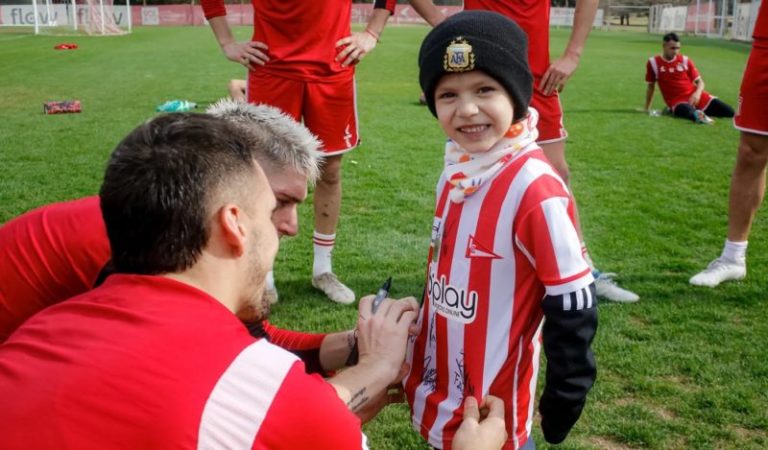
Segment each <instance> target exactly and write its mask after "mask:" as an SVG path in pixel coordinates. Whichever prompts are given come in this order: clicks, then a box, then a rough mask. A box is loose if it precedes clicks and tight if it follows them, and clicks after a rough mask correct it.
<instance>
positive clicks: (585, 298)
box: [539, 283, 597, 444]
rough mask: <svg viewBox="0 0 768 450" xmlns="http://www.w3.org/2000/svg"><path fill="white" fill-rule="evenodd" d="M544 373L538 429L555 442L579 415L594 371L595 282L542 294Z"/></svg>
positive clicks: (548, 439)
mask: <svg viewBox="0 0 768 450" xmlns="http://www.w3.org/2000/svg"><path fill="white" fill-rule="evenodd" d="M542 308H543V310H544V316H545V321H544V329H543V340H544V353H545V354H546V356H547V376H546V383H545V386H544V392H543V393H542V395H541V400H540V402H539V412H540V413H541V430H542V432H543V433H544V438H545V439H546V440H547V442H550V443H553V444H558V443H560V442H562V441H563V440H564V439H565V437H566V436H568V432H570V431H571V428H572V427H573V425H574V424H575V423H576V421H577V420H578V419H579V416H580V415H581V411H582V409H583V408H584V404H585V402H586V400H587V393H588V392H589V390H590V389H591V388H592V385H593V384H594V382H595V377H596V375H597V368H596V366H595V357H594V355H593V354H592V349H591V348H590V346H591V345H592V339H594V337H595V332H596V331H597V296H596V294H595V284H594V283H592V284H590V285H589V286H588V287H587V288H585V289H582V290H581V291H579V292H572V293H569V294H564V295H555V296H549V295H547V296H546V297H544V301H543V302H542Z"/></svg>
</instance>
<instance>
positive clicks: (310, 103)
mask: <svg viewBox="0 0 768 450" xmlns="http://www.w3.org/2000/svg"><path fill="white" fill-rule="evenodd" d="M355 101H356V100H355V82H354V79H350V80H345V81H341V82H333V83H308V84H307V99H306V102H305V105H304V122H305V124H306V125H307V127H308V128H309V129H310V130H311V131H312V132H313V133H315V134H316V135H317V137H319V138H320V140H321V141H322V142H323V150H324V151H325V154H326V159H325V162H324V164H323V166H322V171H321V174H320V178H319V179H318V181H317V185H316V186H315V197H314V209H315V232H314V237H313V242H314V262H313V264H312V285H313V286H315V287H316V288H318V289H320V290H321V291H323V292H324V293H325V294H326V295H327V296H328V298H330V299H331V300H333V301H335V302H338V303H344V304H349V303H352V302H354V301H355V294H354V292H352V290H351V289H349V288H348V287H347V286H345V285H344V284H343V283H342V282H341V281H339V279H338V277H337V276H336V275H335V274H334V272H333V260H332V255H333V248H334V245H335V244H336V228H337V225H338V222H339V215H340V212H341V194H342V189H341V162H342V156H343V155H344V153H346V152H348V151H350V150H352V149H354V148H355V147H356V146H357V142H358V130H357V108H356V104H355Z"/></svg>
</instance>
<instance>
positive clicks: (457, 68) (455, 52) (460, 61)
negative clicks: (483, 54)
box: [443, 37, 475, 72]
mask: <svg viewBox="0 0 768 450" xmlns="http://www.w3.org/2000/svg"><path fill="white" fill-rule="evenodd" d="M443 70H445V71H446V72H469V71H470V70H475V54H474V53H472V46H471V45H469V42H467V40H466V39H464V38H463V37H458V38H456V39H454V40H452V41H451V43H450V44H448V48H446V49H445V56H444V57H443Z"/></svg>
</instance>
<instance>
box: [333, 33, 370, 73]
mask: <svg viewBox="0 0 768 450" xmlns="http://www.w3.org/2000/svg"><path fill="white" fill-rule="evenodd" d="M374 48H376V38H375V37H373V35H371V34H369V33H366V32H360V33H357V32H356V33H352V35H351V36H347V37H345V38H341V39H339V40H338V41H336V49H337V50H338V54H337V55H336V62H341V65H342V66H349V65H354V64H357V63H359V62H360V60H361V59H363V58H364V57H365V55H367V54H368V53H370V52H371V51H372V50H373V49H374Z"/></svg>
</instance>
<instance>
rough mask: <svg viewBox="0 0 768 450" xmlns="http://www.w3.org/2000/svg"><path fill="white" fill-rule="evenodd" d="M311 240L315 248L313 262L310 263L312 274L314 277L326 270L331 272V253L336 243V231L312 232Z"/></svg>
mask: <svg viewBox="0 0 768 450" xmlns="http://www.w3.org/2000/svg"><path fill="white" fill-rule="evenodd" d="M312 242H313V244H314V248H315V262H314V263H313V264H312V276H313V277H316V276H318V275H320V274H324V273H326V272H333V267H332V264H331V253H332V252H333V245H334V244H335V243H336V233H333V234H323V233H318V232H317V231H315V232H314V234H313V236H312Z"/></svg>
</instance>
